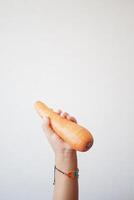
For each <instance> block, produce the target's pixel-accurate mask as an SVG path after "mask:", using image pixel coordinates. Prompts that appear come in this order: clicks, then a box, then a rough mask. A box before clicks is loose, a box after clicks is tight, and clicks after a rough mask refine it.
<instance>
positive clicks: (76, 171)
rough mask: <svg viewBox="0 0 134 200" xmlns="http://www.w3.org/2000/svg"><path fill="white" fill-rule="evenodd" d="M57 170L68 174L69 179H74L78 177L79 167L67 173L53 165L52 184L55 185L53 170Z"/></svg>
mask: <svg viewBox="0 0 134 200" xmlns="http://www.w3.org/2000/svg"><path fill="white" fill-rule="evenodd" d="M56 170H57V171H58V172H60V173H62V174H64V175H66V176H68V177H69V178H71V179H75V178H78V177H79V169H77V170H75V171H69V172H68V173H66V172H63V171H61V170H60V169H58V168H57V167H56V166H54V182H53V185H55V171H56Z"/></svg>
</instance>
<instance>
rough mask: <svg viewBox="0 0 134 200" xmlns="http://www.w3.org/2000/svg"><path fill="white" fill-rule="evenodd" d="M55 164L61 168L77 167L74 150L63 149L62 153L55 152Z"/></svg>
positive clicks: (70, 168)
mask: <svg viewBox="0 0 134 200" xmlns="http://www.w3.org/2000/svg"><path fill="white" fill-rule="evenodd" d="M55 165H56V166H57V167H58V168H60V169H61V170H66V171H68V170H76V169H77V168H78V164H77V153H76V151H74V150H65V151H64V152H62V153H58V154H56V155H55Z"/></svg>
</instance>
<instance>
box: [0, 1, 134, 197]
mask: <svg viewBox="0 0 134 200" xmlns="http://www.w3.org/2000/svg"><path fill="white" fill-rule="evenodd" d="M133 85H134V1H132V0H128V1H127V0H126V1H125V0H123V1H119V0H111V1H106V0H98V1H97V0H94V1H91V0H89V1H88V0H83V1H75V0H72V1H71V0H69V1H59V0H57V1H54V0H53V1H52V0H50V1H46V0H38V1H35V0H33V1H32V0H21V1H17V0H16V1H15V0H11V1H7V0H0V112H1V115H0V199H1V200H44V199H47V200H49V199H52V192H53V185H52V183H53V166H54V155H53V152H52V150H51V147H50V146H49V144H48V143H47V140H46V138H45V136H44V134H43V131H42V128H41V125H42V121H41V119H40V118H39V117H38V115H37V114H36V112H35V110H34V107H33V104H34V102H35V101H36V100H43V101H44V102H45V103H46V104H48V105H49V106H50V107H52V108H54V109H57V108H61V109H63V110H64V111H67V112H69V113H70V114H71V115H73V116H75V117H76V118H77V120H78V122H79V123H80V124H81V125H83V126H85V127H87V128H89V129H90V131H91V132H92V133H93V136H94V140H95V142H94V146H93V147H92V149H91V150H90V151H88V152H86V153H78V158H79V169H80V178H79V183H80V199H81V200H86V199H89V200H90V199H91V200H132V199H134V190H133V189H134V188H133V187H134V155H133V154H134V124H133V120H134V105H133V102H134V94H133V91H134V88H133Z"/></svg>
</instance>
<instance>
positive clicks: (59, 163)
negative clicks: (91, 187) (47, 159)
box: [43, 111, 78, 200]
mask: <svg viewBox="0 0 134 200" xmlns="http://www.w3.org/2000/svg"><path fill="white" fill-rule="evenodd" d="M58 113H59V115H61V116H62V117H66V118H67V119H69V120H71V121H74V122H76V119H75V118H74V117H70V116H69V114H68V113H63V112H62V111H58ZM76 123H77V122H76ZM43 130H44V132H45V134H46V136H47V138H48V141H49V143H50V144H51V146H52V148H53V150H54V153H55V165H56V167H57V168H58V169H60V170H61V171H63V172H65V173H68V172H69V171H75V170H77V169H78V163H77V153H76V151H75V150H73V149H72V148H71V147H70V145H68V144H67V143H65V142H64V141H63V140H62V139H61V138H59V136H57V135H56V134H55V133H54V132H53V130H52V128H51V122H50V120H49V119H44V123H43ZM63 199H64V200H78V178H77V177H76V178H74V179H71V178H70V177H68V176H66V175H65V174H62V173H61V172H59V171H58V170H55V185H54V192H53V200H63Z"/></svg>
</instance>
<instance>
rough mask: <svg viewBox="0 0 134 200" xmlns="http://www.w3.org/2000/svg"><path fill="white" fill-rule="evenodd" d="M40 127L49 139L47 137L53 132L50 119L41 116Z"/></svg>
mask: <svg viewBox="0 0 134 200" xmlns="http://www.w3.org/2000/svg"><path fill="white" fill-rule="evenodd" d="M42 128H43V131H44V133H45V135H46V136H47V138H48V139H49V137H50V136H51V135H52V134H53V133H54V132H53V130H52V129H51V127H50V119H49V118H48V117H43V124H42Z"/></svg>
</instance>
